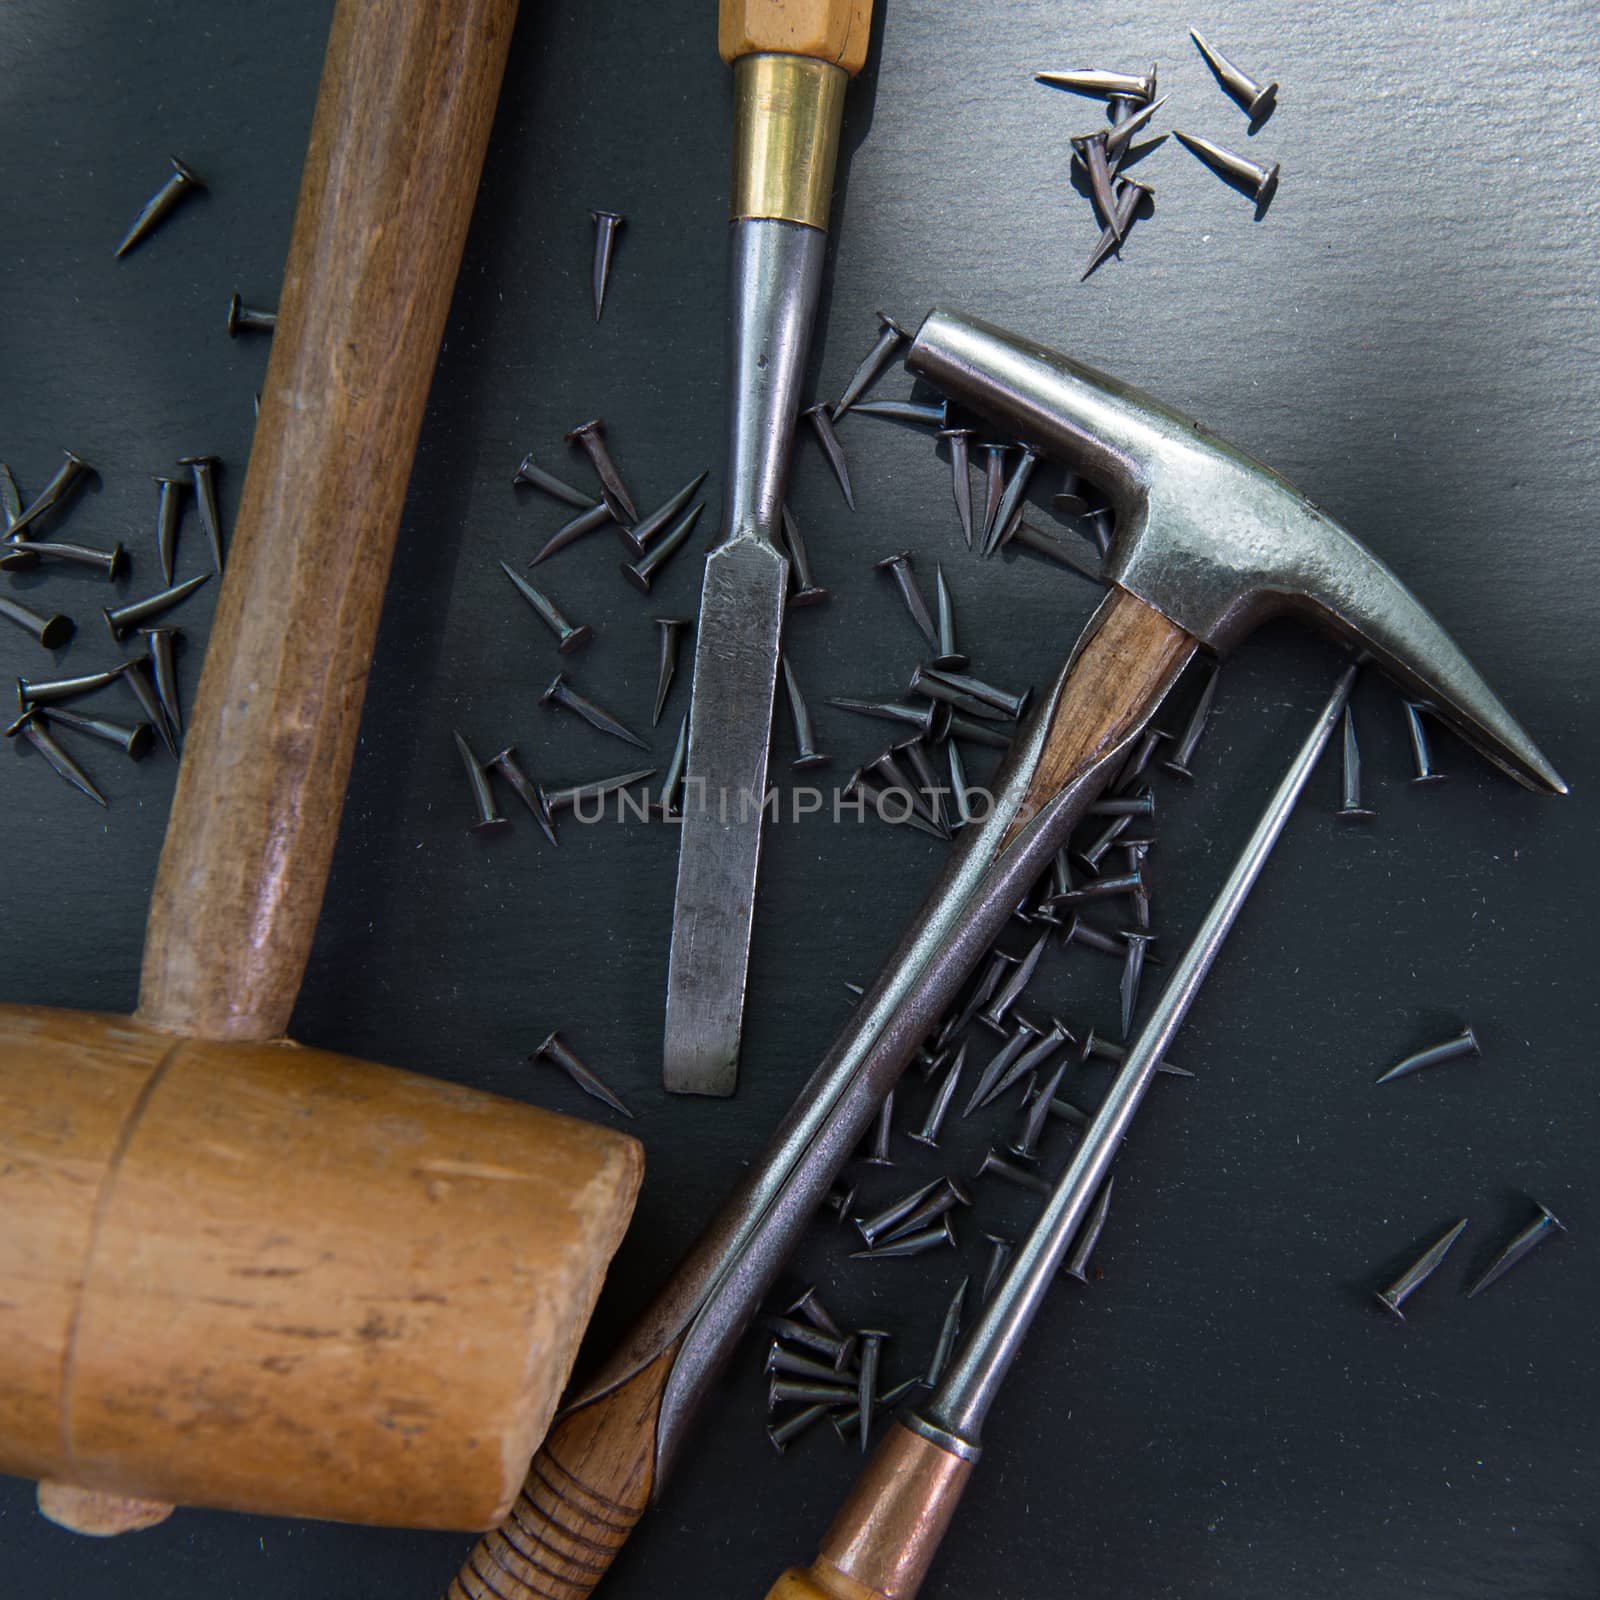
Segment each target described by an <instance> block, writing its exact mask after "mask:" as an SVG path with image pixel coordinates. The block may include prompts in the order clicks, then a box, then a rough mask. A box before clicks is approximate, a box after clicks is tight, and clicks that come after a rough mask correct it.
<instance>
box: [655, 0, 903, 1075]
mask: <svg viewBox="0 0 1600 1600" xmlns="http://www.w3.org/2000/svg"><path fill="white" fill-rule="evenodd" d="M871 13H872V4H871V0H722V9H721V16H720V20H719V26H718V36H717V45H718V49H719V51H720V53H721V55H722V59H723V60H724V61H726V62H728V63H729V64H730V65H731V66H732V67H733V94H734V143H733V179H732V186H731V188H732V194H731V206H730V216H731V219H732V220H731V226H730V233H729V247H730V250H729V254H730V273H729V324H730V332H729V346H730V351H729V404H728V420H729V432H728V484H727V490H726V499H725V504H724V508H723V518H722V538H721V542H720V543H719V544H718V546H717V548H716V550H715V551H713V553H712V554H711V556H710V557H709V559H708V560H707V561H706V574H705V584H704V587H703V589H702V591H701V596H700V621H699V626H698V632H697V635H696V640H695V654H694V686H693V689H692V692H691V699H690V705H689V761H688V769H687V778H686V782H685V794H684V807H683V824H682V828H683V832H682V838H681V840H680V843H679V855H678V891H677V899H676V902H675V904H674V906H673V914H672V951H671V956H670V958H669V965H668V971H667V1021H666V1039H665V1044H664V1048H663V1068H662V1077H663V1079H664V1081H665V1083H666V1087H667V1088H668V1089H670V1090H673V1091H675V1092H676V1093H679V1094H711V1095H729V1094H732V1093H733V1089H734V1084H735V1082H736V1080H737V1078H738V1070H739V1031H740V1024H741V1022H742V1020H743V1015H744V987H745V970H746V968H747V966H748V964H749V958H750V923H751V917H752V914H753V912H754V908H755V891H756V868H757V862H758V858H759V855H760V850H761V820H762V804H763V800H764V797H765V793H766V782H767V745H768V741H769V739H770V736H771V726H772V702H773V693H774V690H775V688H776V685H777V674H778V636H779V631H780V627H781V624H782V621H783V604H784V594H785V591H786V588H787V585H788V576H789V563H788V559H787V557H786V556H785V555H784V554H783V550H782V548H781V545H780V543H779V538H778V528H779V522H780V518H781V516H782V510H783V494H784V485H785V481H786V479H787V477H788V468H789V446H790V443H791V442H792V440H793V437H794V425H795V417H796V415H797V413H798V410H799V404H800V381H801V377H802V374H803V371H804V368H805V358H806V347H807V344H808V343H809V340H810V335H811V324H812V319H813V317H814V315H815V312H816V305H817V290H818V287H819V285H820V283H821V281H822V259H823V254H824V251H825V249H826V246H827V226H828V204H829V201H830V199H831V198H832V194H833V167H834V158H835V156H836V154H837V152H838V148H839V124H840V118H841V116H842V113H843V109H844V91H845V85H846V83H847V82H848V81H849V79H850V78H851V77H852V76H853V75H854V74H855V73H857V72H859V71H860V70H861V66H862V63H863V62H864V61H865V59H866V53H867V32H868V26H869V23H870V21H871Z"/></svg>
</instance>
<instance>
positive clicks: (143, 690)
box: [117, 652, 178, 756]
mask: <svg viewBox="0 0 1600 1600" xmlns="http://www.w3.org/2000/svg"><path fill="white" fill-rule="evenodd" d="M153 667H154V663H153V662H152V661H151V660H150V656H149V653H148V652H146V653H145V654H144V655H142V656H135V657H133V658H132V660H129V661H124V662H123V663H122V666H121V667H120V668H118V670H117V676H118V677H119V678H120V679H121V680H122V681H123V683H125V684H126V685H127V686H128V692H129V693H130V694H131V695H132V696H133V698H134V699H135V700H137V701H138V702H139V709H140V711H142V712H143V713H144V719H145V721H146V722H148V723H149V724H150V726H151V727H152V728H154V729H155V730H156V733H157V735H158V736H159V738H160V740H161V742H162V744H164V745H165V746H166V747H167V753H168V754H169V755H171V756H176V755H177V753H178V738H177V735H176V734H175V733H174V732H173V731H172V727H171V725H170V724H169V723H168V722H167V714H166V711H165V710H164V709H163V708H162V705H161V697H160V696H159V695H158V694H157V693H156V686H155V681H154V679H153V677H152V675H151V673H152V670H153Z"/></svg>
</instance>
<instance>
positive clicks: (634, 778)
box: [539, 767, 656, 820]
mask: <svg viewBox="0 0 1600 1600" xmlns="http://www.w3.org/2000/svg"><path fill="white" fill-rule="evenodd" d="M655 775H656V769H655V768H654V767H639V768H638V769H637V770H635V771H633V772H619V773H618V774H617V775H616V776H615V777H614V778H594V779H592V780H591V781H590V782H588V783H571V784H568V785H567V786H566V787H565V788H561V789H541V790H540V791H539V792H540V794H541V795H542V796H543V797H544V804H545V809H546V810H547V811H549V812H551V813H552V814H554V813H555V812H557V811H581V810H582V809H583V808H584V807H585V806H587V805H590V804H592V803H593V802H594V801H596V800H599V801H601V802H604V801H605V800H606V798H607V797H608V796H610V795H614V794H617V793H619V792H620V791H621V790H623V789H631V788H632V787H633V786H634V784H636V783H643V782H644V780H645V779H646V778H653V777H655ZM645 809H646V810H648V809H649V808H648V806H647V807H646V808H645ZM618 815H619V817H620V815H621V812H620V810H619V812H618ZM591 820H593V819H591Z"/></svg>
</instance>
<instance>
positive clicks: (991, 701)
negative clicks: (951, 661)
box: [911, 665, 1033, 722]
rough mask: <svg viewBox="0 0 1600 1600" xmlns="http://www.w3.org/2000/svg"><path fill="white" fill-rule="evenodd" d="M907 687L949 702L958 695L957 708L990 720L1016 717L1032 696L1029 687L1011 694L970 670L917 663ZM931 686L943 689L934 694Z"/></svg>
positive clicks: (1019, 715)
mask: <svg viewBox="0 0 1600 1600" xmlns="http://www.w3.org/2000/svg"><path fill="white" fill-rule="evenodd" d="M911 688H912V691H913V692H914V693H917V694H921V695H926V696H928V697H929V698H930V699H935V700H938V699H944V700H946V701H948V703H949V704H951V705H954V704H956V699H955V697H957V696H959V697H960V700H961V702H962V704H961V706H960V709H961V710H963V711H968V712H971V713H972V714H973V715H975V716H979V717H985V718H987V719H988V720H991V721H992V720H997V719H1001V718H1003V719H1005V720H1006V721H1010V722H1015V721H1017V720H1018V719H1019V718H1020V717H1021V716H1022V714H1023V713H1024V712H1025V711H1026V710H1027V709H1028V702H1029V701H1030V700H1032V699H1033V690H1032V689H1024V690H1023V691H1022V692H1021V693H1020V694H1012V693H1011V692H1010V691H1009V690H1006V689H997V688H996V687H995V686H994V685H993V684H991V683H985V682H984V681H983V679H982V678H974V677H973V676H972V675H971V674H970V673H966V672H943V671H941V670H940V669H939V668H938V667H930V666H922V665H919V666H918V667H917V669H916V672H915V673H914V674H913V676H912V679H911ZM935 689H942V690H943V691H945V692H944V693H943V694H936V693H934V692H933V691H934V690H935ZM974 707H976V709H975V710H974Z"/></svg>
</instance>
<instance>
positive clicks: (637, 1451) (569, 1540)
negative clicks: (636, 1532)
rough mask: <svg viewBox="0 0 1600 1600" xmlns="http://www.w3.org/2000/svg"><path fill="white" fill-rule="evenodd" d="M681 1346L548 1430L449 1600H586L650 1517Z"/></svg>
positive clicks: (481, 1540) (451, 1592) (456, 1580)
mask: <svg viewBox="0 0 1600 1600" xmlns="http://www.w3.org/2000/svg"><path fill="white" fill-rule="evenodd" d="M677 1353H678V1347H677V1345H676V1344H674V1345H672V1346H671V1347H670V1348H668V1349H667V1350H666V1351H665V1352H664V1353H663V1354H661V1355H660V1356H658V1357H657V1358H656V1359H655V1360H654V1361H652V1362H651V1363H650V1365H649V1366H647V1367H645V1368H644V1369H643V1370H642V1371H640V1372H638V1373H636V1374H635V1375H634V1376H633V1377H631V1378H630V1379H629V1380H628V1381H627V1382H626V1383H624V1384H622V1385H621V1386H620V1387H618V1388H616V1389H613V1390H612V1391H611V1392H610V1393H609V1394H606V1395H602V1396H601V1397H600V1398H599V1399H598V1400H595V1401H592V1402H591V1403H590V1404H588V1405H585V1406H583V1407H581V1408H580V1409H578V1410H576V1411H572V1412H569V1413H568V1414H567V1415H566V1416H564V1417H562V1418H561V1419H560V1421H558V1422H557V1423H556V1425H555V1427H553V1428H552V1429H551V1430H550V1433H549V1434H548V1436H547V1437H546V1439H545V1442H544V1444H543V1445H542V1446H541V1448H540V1450H539V1453H538V1454H537V1455H536V1456H535V1457H534V1458H533V1465H532V1466H531V1467H530V1468H529V1469H528V1478H527V1482H526V1483H524V1484H523V1486H522V1492H521V1494H519V1495H518V1496H517V1501H516V1504H515V1505H514V1506H512V1508H511V1512H510V1514H509V1515H508V1516H507V1517H506V1519H505V1520H504V1521H503V1522H502V1523H501V1524H500V1526H499V1527H498V1528H496V1529H494V1530H493V1531H492V1532H490V1533H486V1534H485V1535H484V1536H483V1537H482V1538H481V1539H480V1540H479V1541H478V1542H477V1544H476V1545H474V1546H473V1549H472V1553H471V1554H470V1555H469V1556H468V1557H467V1559H466V1562H465V1563H464V1564H463V1566H462V1568H461V1571H460V1572H459V1573H458V1574H457V1575H456V1578H455V1581H454V1582H453V1583H452V1584H451V1585H450V1592H449V1597H448V1600H584V1597H585V1596H586V1595H589V1594H592V1593H593V1592H594V1589H595V1587H596V1586H597V1585H598V1584H599V1582H600V1580H601V1579H602V1578H603V1577H605V1575H606V1573H607V1572H608V1571H609V1570H610V1567H611V1563H612V1562H613V1561H614V1560H615V1559H616V1556H617V1552H618V1551H619V1550H621V1548H622V1547H623V1545H624V1544H626V1543H627V1542H628V1535H629V1534H630V1533H632V1532H633V1529H634V1524H635V1523H637V1522H638V1520H639V1518H640V1517H642V1516H643V1515H644V1510H645V1507H646V1506H647V1505H648V1504H649V1503H650V1491H651V1488H652V1487H653V1486H654V1483H655V1444H656V1419H657V1418H658V1417H659V1416H660V1414H661V1396H662V1391H663V1390H664V1389H665V1387H666V1382H667V1376H668V1374H669V1373H670V1372H671V1370H672V1363H673V1361H674V1359H675V1358H676V1356H677Z"/></svg>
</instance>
